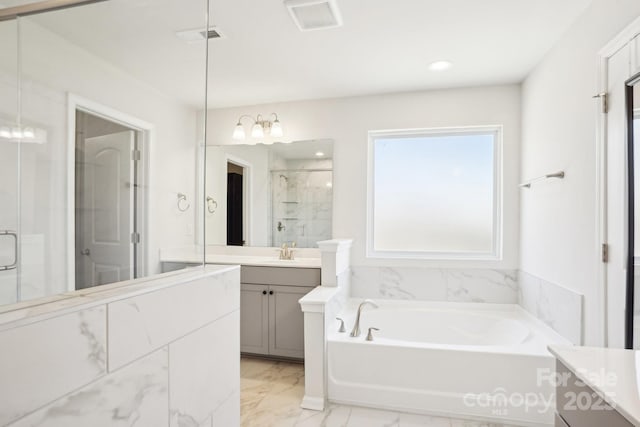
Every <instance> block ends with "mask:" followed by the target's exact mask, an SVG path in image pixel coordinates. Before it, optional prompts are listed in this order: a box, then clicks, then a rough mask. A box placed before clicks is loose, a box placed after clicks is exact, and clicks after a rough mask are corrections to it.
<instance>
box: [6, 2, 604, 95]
mask: <svg viewBox="0 0 640 427" xmlns="http://www.w3.org/2000/svg"><path fill="white" fill-rule="evenodd" d="M0 1H1V0H0ZM590 1H591V0H482V1H479V0H338V4H339V7H340V9H341V12H342V16H343V20H344V26H343V27H341V28H337V29H331V30H324V31H312V32H305V33H303V32H300V31H299V30H298V29H297V28H296V26H295V24H294V23H293V21H292V20H291V18H290V16H289V14H288V12H287V9H286V8H285V6H284V5H283V2H282V0H211V4H212V14H211V16H212V24H213V25H215V26H216V27H217V28H218V29H219V30H220V32H222V34H223V35H224V36H225V38H224V39H220V40H212V41H211V43H210V76H211V79H210V84H209V88H210V91H209V106H210V107H229V106H239V105H252V104H261V103H267V102H277V101H289V100H300V99H315V98H329V97H341V96H353V95H364V94H373V93H385V92H398V91H412V90H424V89H435V88H449V87H461V86H476V85H489V84H501V83H516V82H520V81H522V80H523V79H524V77H526V75H527V74H528V73H529V72H530V71H531V70H532V69H533V67H534V66H535V65H536V64H537V63H538V62H539V61H540V60H541V59H542V57H543V56H544V55H545V53H546V52H547V51H548V50H549V49H550V48H551V47H552V46H553V44H554V43H555V42H556V41H557V40H558V39H559V38H560V37H561V35H562V34H563V33H564V32H565V31H566V30H567V29H568V27H569V26H570V25H571V24H572V22H574V21H575V19H576V18H577V17H578V16H579V15H580V14H581V13H582V12H583V11H584V9H585V8H586V7H587V6H588V4H589V3H590ZM204 4H205V2H204V0H109V1H107V2H103V3H97V4H93V5H90V6H83V7H79V8H74V9H66V10H62V11H57V12H52V13H48V14H42V15H37V16H33V17H30V18H28V19H34V20H36V21H38V22H39V23H41V24H42V25H44V26H46V27H47V28H49V29H51V30H53V31H55V32H57V33H58V34H60V35H62V36H63V37H65V38H67V39H69V40H71V41H73V42H74V43H76V44H78V45H80V46H82V47H84V48H85V49H87V50H90V51H92V52H93V53H95V54H97V55H100V56H102V57H104V58H105V59H106V60H108V61H110V62H112V63H114V64H115V65H117V66H118V67H120V68H122V69H124V70H125V71H127V72H128V73H130V74H132V75H134V76H135V77H137V78H139V79H142V80H145V81H146V82H148V83H149V84H151V85H152V86H154V87H156V88H158V89H159V90H161V91H163V92H165V93H167V94H168V95H170V96H172V97H175V98H177V99H179V100H180V101H182V102H185V103H188V104H190V105H193V106H198V107H199V106H201V105H203V102H204V100H203V95H202V86H203V82H204V75H205V74H204V53H205V51H204V43H195V44H187V43H185V42H183V41H181V40H179V39H178V38H176V37H175V32H176V31H181V30H186V29H192V28H204V9H205V6H204ZM441 59H446V60H449V61H451V62H453V64H454V66H453V68H452V69H450V70H448V71H445V72H432V71H429V70H428V66H429V64H430V63H431V62H433V61H436V60H441Z"/></svg>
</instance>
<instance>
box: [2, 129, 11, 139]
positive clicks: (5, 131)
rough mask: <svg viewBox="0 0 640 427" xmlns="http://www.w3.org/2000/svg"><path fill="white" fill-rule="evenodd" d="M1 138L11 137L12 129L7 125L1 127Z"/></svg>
mask: <svg viewBox="0 0 640 427" xmlns="http://www.w3.org/2000/svg"><path fill="white" fill-rule="evenodd" d="M0 138H7V139H9V138H11V129H9V128H8V127H6V126H3V127H1V128H0Z"/></svg>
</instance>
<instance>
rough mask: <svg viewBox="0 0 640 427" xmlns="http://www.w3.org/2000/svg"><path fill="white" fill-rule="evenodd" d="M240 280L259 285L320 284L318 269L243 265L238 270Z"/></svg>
mask: <svg viewBox="0 0 640 427" xmlns="http://www.w3.org/2000/svg"><path fill="white" fill-rule="evenodd" d="M240 281H241V282H242V283H255V284H260V285H285V286H318V285H320V269H319V268H297V267H253V266H245V265H243V266H242V267H241V270H240Z"/></svg>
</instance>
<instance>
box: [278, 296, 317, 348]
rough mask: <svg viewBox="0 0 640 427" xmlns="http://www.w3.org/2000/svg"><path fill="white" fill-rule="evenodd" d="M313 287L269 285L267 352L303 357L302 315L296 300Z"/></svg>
mask: <svg viewBox="0 0 640 427" xmlns="http://www.w3.org/2000/svg"><path fill="white" fill-rule="evenodd" d="M312 289H313V288H311V287H306V286H275V285H271V286H270V287H269V354H270V355H272V356H282V357H295V358H300V359H301V358H304V315H303V313H302V309H301V307H300V304H299V303H298V300H299V299H300V298H302V297H303V296H304V295H306V294H307V293H308V292H310V291H311V290H312Z"/></svg>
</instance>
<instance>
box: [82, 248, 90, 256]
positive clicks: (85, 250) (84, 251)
mask: <svg viewBox="0 0 640 427" xmlns="http://www.w3.org/2000/svg"><path fill="white" fill-rule="evenodd" d="M80 255H85V256H89V255H91V251H90V250H89V249H83V250H82V251H80Z"/></svg>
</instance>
